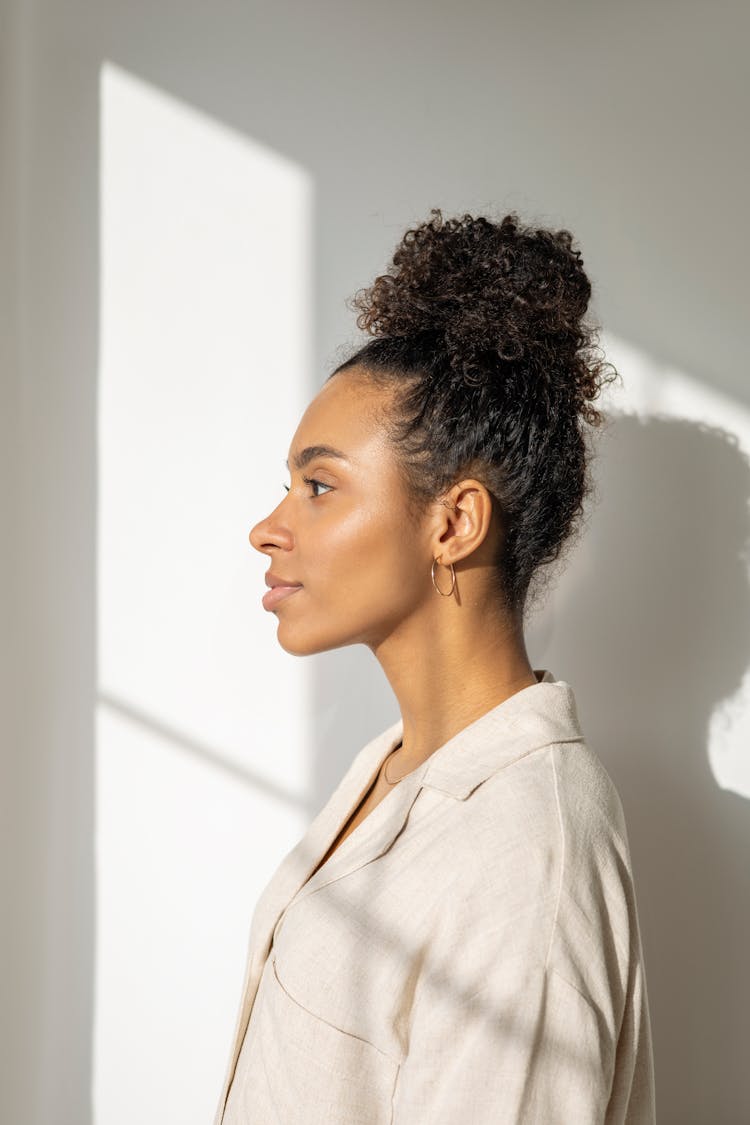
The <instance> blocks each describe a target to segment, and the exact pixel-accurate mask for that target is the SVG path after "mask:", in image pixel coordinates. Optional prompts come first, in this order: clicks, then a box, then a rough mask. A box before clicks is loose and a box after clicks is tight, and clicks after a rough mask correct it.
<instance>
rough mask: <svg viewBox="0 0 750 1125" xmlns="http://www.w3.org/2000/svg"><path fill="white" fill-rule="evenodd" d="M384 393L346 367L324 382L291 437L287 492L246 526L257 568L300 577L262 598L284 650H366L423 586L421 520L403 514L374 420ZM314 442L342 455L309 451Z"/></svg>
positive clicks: (425, 553) (397, 623)
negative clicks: (277, 595) (276, 596)
mask: <svg viewBox="0 0 750 1125" xmlns="http://www.w3.org/2000/svg"><path fill="white" fill-rule="evenodd" d="M386 394H387V392H386V391H383V390H381V389H380V388H377V387H373V386H372V385H371V384H370V383H368V382H366V380H364V379H362V378H361V377H359V376H358V373H357V370H356V369H349V370H347V371H346V372H341V373H339V374H338V375H334V376H333V377H332V378H331V379H329V380H328V381H327V382H326V383H325V384H324V386H323V388H322V389H321V391H320V392H319V393H318V394H317V395H316V397H315V398H314V399H313V400H312V402H311V403H310V405H309V406H308V407H307V409H306V410H305V412H304V414H303V415H302V418H301V420H300V423H299V425H298V427H297V430H296V432H295V434H294V436H293V438H292V442H291V445H290V448H289V455H288V456H289V465H288V467H289V485H288V488H289V491H288V492H287V493H286V494H285V496H284V498H283V499H282V501H281V503H279V504H278V505H277V507H276V508H275V509H274V510H273V511H272V512H271V513H270V514H269V515H268V516H266V517H265V518H264V519H262V520H261V521H260V522H259V523H257V524H256V525H255V527H253V528H252V530H251V532H250V536H249V538H250V543H251V545H252V546H253V547H254V548H255V549H256V550H257V551H260V552H261V553H262V554H264V555H266V556H267V557H268V560H269V565H268V568H267V572H266V573H268V574H269V576H270V577H272V578H274V579H279V580H281V581H282V582H288V583H290V584H295V583H300V584H301V586H300V588H299V589H297V590H296V591H294V592H293V593H291V594H287V595H286V596H285V597H283V598H282V599H281V600H278V601H275V600H274V603H273V604H272V605H270V607H269V611H270V612H273V613H275V614H276V616H277V619H278V633H277V636H278V640H279V643H280V644H281V646H282V648H284V649H285V650H286V651H287V652H290V653H292V654H294V655H299V656H302V655H307V654H310V653H314V652H323V651H326V650H328V649H332V648H339V647H342V646H344V645H350V644H357V643H362V644H366V645H368V646H369V647H370V648H371V649H373V650H376V649H377V647H378V646H379V645H380V644H381V643H382V642H383V641H384V640H385V639H386V638H387V637H388V636H390V635H391V633H392V632H393V631H394V630H395V629H398V628H399V627H402V626H403V625H404V623H405V622H406V621H407V619H409V618H410V617H411V615H412V614H415V613H418V612H419V608H420V606H421V605H423V604H425V603H426V601H427V599H428V598H429V596H430V593H431V591H432V585H431V577H430V566H431V562H432V555H431V550H430V540H429V530H428V527H427V523H426V521H424V522H423V523H422V524H421V525H417V524H415V522H414V519H413V516H411V515H410V514H409V513H408V511H407V505H406V498H405V495H404V492H403V485H402V483H401V478H400V476H399V474H398V470H397V466H396V462H395V459H394V453H393V449H392V446H391V445H390V443H389V442H388V439H387V437H386V434H385V432H384V431H383V429H382V426H381V425H380V424H379V423H378V422H377V421H376V414H375V411H376V410H377V409H382V408H383V407H384V406H385V405H386V403H387V399H386V397H385V396H386ZM321 446H327V447H330V448H331V449H332V450H335V451H338V452H339V453H341V454H342V455H343V456H341V457H338V456H335V455H334V454H333V453H324V452H323V451H322V450H321V451H319V452H312V453H310V452H309V451H311V450H314V447H321ZM306 451H308V452H306Z"/></svg>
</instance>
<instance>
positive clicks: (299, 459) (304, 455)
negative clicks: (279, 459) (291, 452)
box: [284, 445, 349, 470]
mask: <svg viewBox="0 0 750 1125" xmlns="http://www.w3.org/2000/svg"><path fill="white" fill-rule="evenodd" d="M316 457H337V458H338V459H339V460H340V461H348V460H349V458H348V457H347V455H346V454H345V453H342V452H341V450H340V449H334V447H333V446H332V445H308V446H306V447H305V448H304V449H303V450H301V451H300V452H299V453H297V454H296V456H295V457H294V458H293V461H294V467H295V469H298V470H299V469H304V467H305V465H309V463H310V462H311V461H313V460H314V459H315V458H316ZM284 464H285V465H286V467H287V469H288V468H289V462H288V461H285V462H284Z"/></svg>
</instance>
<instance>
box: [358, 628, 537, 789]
mask: <svg viewBox="0 0 750 1125" xmlns="http://www.w3.org/2000/svg"><path fill="white" fill-rule="evenodd" d="M441 608H442V607H441ZM434 617H435V619H436V620H433V621H432V622H431V623H430V624H429V626H428V625H426V624H424V623H423V624H422V626H421V627H420V622H419V621H418V620H414V621H411V622H408V623H404V625H403V626H402V627H401V628H400V630H399V631H398V632H397V633H394V634H392V635H391V636H390V637H388V638H387V639H386V640H385V641H384V642H383V643H382V644H380V645H378V646H376V647H375V648H373V652H374V654H375V656H376V657H377V659H378V661H379V663H380V664H381V666H382V668H383V671H384V672H385V675H386V677H387V679H388V682H389V683H390V685H391V688H392V690H393V692H394V694H395V696H396V699H397V700H398V705H399V709H400V711H401V718H402V721H403V736H402V743H403V745H402V747H401V748H400V749H397V750H396V752H395V753H394V755H393V757H391V756H389V758H388V759H387V762H388V763H389V773H391V774H392V780H393V781H396V780H398V779H399V778H401V777H403V776H404V775H405V774H406V773H408V772H410V771H411V770H412V769H414V768H416V766H418V765H419V764H420V763H421V762H423V761H424V760H425V759H426V758H428V757H429V756H430V754H432V753H434V751H435V750H437V749H438V748H439V747H440V746H442V745H443V744H444V743H445V742H447V741H448V740H449V739H450V738H452V737H453V736H454V735H456V734H458V732H459V731H461V730H463V729H464V727H466V726H468V725H469V724H470V723H472V722H474V721H475V720H476V719H478V718H480V717H481V716H482V715H484V714H486V713H487V712H488V711H490V710H491V709H492V708H493V707H496V706H498V705H499V704H500V703H502V702H503V701H504V700H506V699H508V698H509V697H510V696H511V695H514V694H515V693H516V692H517V691H521V690H522V689H523V688H525V687H529V686H530V685H532V684H535V683H536V682H537V679H536V676H535V674H534V670H533V668H532V667H531V664H530V662H529V658H528V655H527V653H526V646H525V642H524V637H523V630H522V628H521V627H520V626H517V627H514V628H508V627H507V626H503V625H502V623H499V622H497V620H495V622H494V623H493V624H489V622H488V620H487V618H485V620H484V621H483V622H481V623H480V621H478V620H477V619H476V617H475V616H473V615H472V618H471V620H470V621H469V620H468V619H467V618H466V616H465V615H464V617H461V616H460V608H459V613H458V614H456V613H455V612H452V611H451V610H450V609H449V610H448V612H446V613H443V614H442V615H440V614H434ZM436 621H437V624H436ZM386 780H388V779H386Z"/></svg>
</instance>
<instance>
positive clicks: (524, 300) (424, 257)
mask: <svg viewBox="0 0 750 1125" xmlns="http://www.w3.org/2000/svg"><path fill="white" fill-rule="evenodd" d="M430 215H431V216H432V218H430V219H428V220H427V221H426V222H424V223H422V224H420V225H419V226H417V227H414V228H412V229H410V230H407V232H406V233H405V235H404V236H403V238H402V240H401V242H400V243H399V244H398V246H397V247H396V250H395V252H394V254H393V258H392V261H391V263H390V265H389V266H388V269H387V272H386V273H385V274H382V275H381V276H379V277H377V278H376V280H375V282H374V283H373V284H372V285H371V286H370V287H369V288H368V289H361V290H359V291H358V292H357V293H356V294H355V296H354V297H353V298H352V302H351V303H352V305H353V307H354V308H355V309H358V310H360V311H359V315H358V317H357V325H358V326H359V327H360V328H363V329H365V331H367V332H369V333H370V334H371V335H373V336H388V337H404V336H417V335H421V334H427V333H434V334H435V338H436V342H437V346H439V347H441V348H443V349H444V350H445V352H446V355H447V358H448V361H449V363H450V365H451V367H453V368H454V369H458V370H460V371H461V372H462V374H463V376H464V378H465V379H466V380H467V381H469V382H472V381H475V378H476V375H477V374H478V373H480V372H488V371H491V370H495V371H496V370H497V367H498V362H500V363H511V364H515V363H517V362H518V361H522V360H523V359H524V358H525V357H526V358H529V357H530V355H531V354H532V353H534V354H537V353H538V352H539V351H540V350H541V351H546V350H547V349H550V350H551V351H552V352H554V354H555V359H556V365H557V366H559V365H560V360H561V359H567V362H568V364H569V363H570V361H571V359H572V358H573V356H574V355H575V352H576V350H577V349H578V348H579V347H580V346H581V344H582V342H583V340H584V336H583V335H582V333H581V328H580V322H581V319H582V317H583V316H584V314H585V312H586V309H587V307H588V302H589V299H590V296H591V285H590V283H589V280H588V278H587V276H586V274H585V272H584V269H583V261H582V258H581V254H580V251H579V250H577V249H574V248H573V246H572V243H573V237H572V235H571V234H570V232H569V231H567V230H560V231H551V230H546V229H544V228H541V229H538V228H534V227H531V226H525V225H523V224H522V223H521V221H520V220H519V218H518V216H517V214H515V213H514V212H511V213H510V214H508V215H506V216H505V217H504V218H503V219H502V220H501V221H500V222H499V223H494V222H492V221H490V220H489V219H486V218H484V217H478V218H474V217H472V216H471V215H468V214H465V215H463V216H462V217H461V218H454V219H447V220H444V219H443V216H442V213H441V211H440V209H439V208H432V210H431V212H430ZM537 358H538V356H537Z"/></svg>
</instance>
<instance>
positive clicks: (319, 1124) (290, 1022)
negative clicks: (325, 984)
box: [254, 951, 399, 1125]
mask: <svg viewBox="0 0 750 1125" xmlns="http://www.w3.org/2000/svg"><path fill="white" fill-rule="evenodd" d="M269 961H270V964H269V965H267V966H266V968H267V969H268V970H269V971H268V972H267V973H266V974H265V980H264V985H265V987H264V989H263V993H264V995H263V996H262V997H260V996H259V1000H262V1003H261V1006H260V1009H259V1012H258V1017H259V1024H258V1027H257V1034H256V1036H255V1037H254V1046H255V1051H256V1052H258V1053H259V1054H260V1056H261V1057H262V1067H263V1070H264V1080H265V1082H266V1083H267V1084H268V1093H269V1100H270V1102H271V1103H272V1104H273V1106H274V1109H275V1111H276V1114H277V1119H278V1121H279V1122H283V1123H284V1125H292V1123H294V1125H296V1123H297V1122H299V1123H300V1125H303V1123H304V1125H323V1123H324V1122H325V1123H326V1125H339V1123H340V1125H389V1123H390V1121H391V1115H392V1101H393V1093H394V1090H395V1086H396V1080H397V1078H398V1072H399V1064H398V1063H397V1062H396V1061H395V1060H394V1059H391V1058H389V1056H388V1055H385V1054H384V1053H383V1052H382V1051H380V1050H379V1049H378V1048H377V1047H375V1046H374V1045H373V1044H372V1043H368V1042H367V1040H366V1039H360V1038H358V1037H357V1036H355V1035H351V1034H350V1033H348V1032H346V1031H342V1030H340V1029H339V1028H337V1027H335V1026H334V1025H333V1024H331V1023H327V1022H326V1021H325V1020H323V1019H321V1018H320V1017H319V1016H317V1015H315V1014H314V1013H313V1012H311V1011H309V1010H308V1009H307V1008H305V1007H304V1006H303V1005H302V1004H300V1003H299V1001H298V1000H296V999H295V998H294V997H293V996H292V995H291V994H290V993H289V991H288V990H287V988H286V987H285V986H284V984H283V983H282V981H281V979H280V977H279V972H278V968H277V965H276V957H275V954H274V953H273V951H272V952H271V955H270V958H269Z"/></svg>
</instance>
